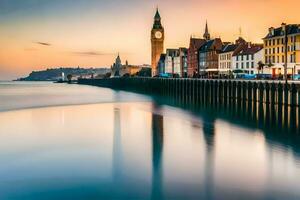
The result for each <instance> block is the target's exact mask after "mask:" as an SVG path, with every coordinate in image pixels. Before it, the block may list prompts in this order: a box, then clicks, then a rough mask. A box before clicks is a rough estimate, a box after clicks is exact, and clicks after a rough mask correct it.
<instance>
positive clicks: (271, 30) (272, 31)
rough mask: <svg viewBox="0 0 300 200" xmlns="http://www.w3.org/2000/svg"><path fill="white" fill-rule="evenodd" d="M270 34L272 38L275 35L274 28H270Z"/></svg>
mask: <svg viewBox="0 0 300 200" xmlns="http://www.w3.org/2000/svg"><path fill="white" fill-rule="evenodd" d="M269 34H270V35H272V36H273V35H274V27H270V28H269Z"/></svg>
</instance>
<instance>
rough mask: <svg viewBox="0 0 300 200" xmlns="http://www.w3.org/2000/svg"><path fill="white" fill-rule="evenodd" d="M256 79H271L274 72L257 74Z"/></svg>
mask: <svg viewBox="0 0 300 200" xmlns="http://www.w3.org/2000/svg"><path fill="white" fill-rule="evenodd" d="M256 79H258V80H271V79H272V74H257V75H256Z"/></svg>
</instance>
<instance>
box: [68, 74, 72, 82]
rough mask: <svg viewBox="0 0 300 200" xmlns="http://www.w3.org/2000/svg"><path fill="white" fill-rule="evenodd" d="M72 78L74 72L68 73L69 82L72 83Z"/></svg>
mask: <svg viewBox="0 0 300 200" xmlns="http://www.w3.org/2000/svg"><path fill="white" fill-rule="evenodd" d="M72 78H73V75H72V74H68V75H67V79H68V82H69V83H71V81H72Z"/></svg>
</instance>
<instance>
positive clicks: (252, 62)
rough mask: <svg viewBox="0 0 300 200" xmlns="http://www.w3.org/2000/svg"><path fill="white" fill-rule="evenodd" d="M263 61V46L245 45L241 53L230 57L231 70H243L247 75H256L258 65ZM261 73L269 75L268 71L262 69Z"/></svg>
mask: <svg viewBox="0 0 300 200" xmlns="http://www.w3.org/2000/svg"><path fill="white" fill-rule="evenodd" d="M263 61H264V51H263V45H261V44H251V43H248V45H245V46H244V47H243V48H242V49H241V51H239V52H238V53H237V54H235V55H233V56H232V67H233V70H243V71H244V72H245V73H248V74H258V73H259V71H258V63H259V62H263ZM263 73H270V72H269V69H264V71H263Z"/></svg>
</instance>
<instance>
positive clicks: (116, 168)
mask: <svg viewBox="0 0 300 200" xmlns="http://www.w3.org/2000/svg"><path fill="white" fill-rule="evenodd" d="M112 156H113V165H112V166H113V172H112V175H113V181H114V182H117V181H118V180H119V179H120V176H121V172H122V135H121V120H120V109H119V108H114V136H113V155H112Z"/></svg>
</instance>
